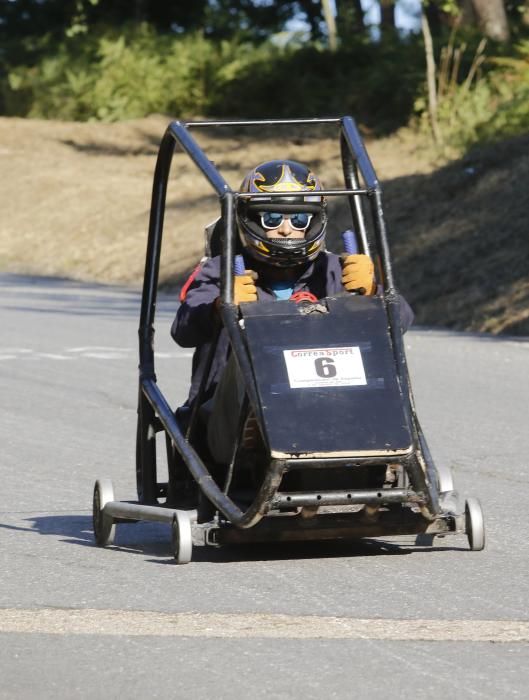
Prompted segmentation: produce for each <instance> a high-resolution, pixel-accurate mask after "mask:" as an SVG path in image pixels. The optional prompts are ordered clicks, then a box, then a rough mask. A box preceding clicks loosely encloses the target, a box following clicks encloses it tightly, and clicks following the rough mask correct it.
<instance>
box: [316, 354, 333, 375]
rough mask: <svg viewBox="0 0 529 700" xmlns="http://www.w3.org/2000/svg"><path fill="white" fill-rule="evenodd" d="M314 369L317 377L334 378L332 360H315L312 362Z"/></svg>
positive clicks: (319, 358) (323, 358)
mask: <svg viewBox="0 0 529 700" xmlns="http://www.w3.org/2000/svg"><path fill="white" fill-rule="evenodd" d="M314 367H315V369H316V374H317V375H318V377H323V378H324V379H330V378H331V377H336V367H335V366H334V360H331V358H330V357H318V359H317V360H314Z"/></svg>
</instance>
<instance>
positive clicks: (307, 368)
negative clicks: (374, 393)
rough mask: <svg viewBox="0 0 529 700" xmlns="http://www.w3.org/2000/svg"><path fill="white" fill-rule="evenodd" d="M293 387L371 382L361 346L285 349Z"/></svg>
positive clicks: (302, 387) (359, 384)
mask: <svg viewBox="0 0 529 700" xmlns="http://www.w3.org/2000/svg"><path fill="white" fill-rule="evenodd" d="M283 355H284V357H285V363H286V366H287V372H288V381H289V383H290V388H291V389H305V388H311V387H331V386H361V385H365V384H367V381H366V374H365V370H364V363H363V362H362V354H361V352H360V348H359V347H357V346H354V347H345V348H306V349H303V350H283Z"/></svg>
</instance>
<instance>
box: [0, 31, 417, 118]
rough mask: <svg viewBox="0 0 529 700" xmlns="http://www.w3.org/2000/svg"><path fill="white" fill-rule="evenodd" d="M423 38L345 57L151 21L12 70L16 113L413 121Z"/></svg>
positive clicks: (87, 37) (79, 41)
mask: <svg viewBox="0 0 529 700" xmlns="http://www.w3.org/2000/svg"><path fill="white" fill-rule="evenodd" d="M420 58H421V54H420V46H419V44H418V42H417V41H413V40H412V41H409V42H402V43H399V42H397V41H394V42H386V43H382V44H377V45H375V44H372V43H370V42H368V41H366V40H362V39H359V40H358V41H357V43H354V44H351V45H350V46H346V47H343V48H341V49H340V50H339V51H338V52H336V53H335V54H332V53H330V52H329V51H328V50H326V49H323V48H322V47H321V46H319V45H318V44H308V45H307V44H304V45H300V44H299V42H298V43H292V44H288V43H287V44H286V45H281V46H280V45H279V44H278V42H274V40H273V39H272V40H269V41H266V42H263V43H261V44H259V45H257V46H254V45H251V44H249V43H245V42H241V41H240V40H238V39H237V38H236V37H235V38H233V39H231V40H229V41H228V40H226V41H221V42H219V41H213V40H211V39H205V38H204V37H203V36H202V34H200V33H195V34H188V35H185V36H168V35H159V34H157V33H156V32H155V31H154V30H153V29H152V28H151V27H149V26H148V25H139V26H137V25H136V26H131V27H128V28H125V29H124V30H123V31H122V32H121V33H119V34H118V33H116V32H115V31H111V30H107V29H104V28H100V29H99V30H97V31H93V32H92V33H90V34H80V35H76V36H73V37H70V38H67V39H65V40H64V41H62V42H61V43H59V44H58V45H56V46H55V47H50V48H49V50H48V51H47V52H44V55H43V56H42V57H41V58H40V59H38V60H37V61H36V63H35V65H31V66H29V65H20V66H18V67H15V68H12V69H11V70H9V71H8V83H7V86H5V85H4V94H5V99H4V104H5V111H6V112H7V113H8V114H18V115H24V116H30V117H45V118H56V119H57V118H58V119H78V120H86V119H104V120H118V119H126V118H134V117H141V116H144V115H147V114H149V113H152V112H162V113H168V114H171V116H174V117H192V116H196V115H200V116H220V117H254V118H255V117H272V116H276V117H292V116H322V115H329V114H344V113H353V115H354V116H356V117H357V118H358V119H359V120H360V121H362V122H364V123H365V124H367V125H369V126H371V127H373V128H375V127H376V128H385V129H388V128H394V127H395V126H398V125H399V124H403V123H405V122H406V121H407V119H408V116H409V114H410V111H411V109H412V106H413V100H414V97H415V93H416V91H417V89H418V86H419V85H420V81H421V79H422V74H421V70H420V69H418V68H417V65H418V64H419V63H420Z"/></svg>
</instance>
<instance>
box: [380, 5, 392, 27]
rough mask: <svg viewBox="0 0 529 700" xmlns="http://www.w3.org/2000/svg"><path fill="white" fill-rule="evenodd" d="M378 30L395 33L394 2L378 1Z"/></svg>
mask: <svg viewBox="0 0 529 700" xmlns="http://www.w3.org/2000/svg"><path fill="white" fill-rule="evenodd" d="M380 30H381V31H382V33H388V32H393V31H395V0H380Z"/></svg>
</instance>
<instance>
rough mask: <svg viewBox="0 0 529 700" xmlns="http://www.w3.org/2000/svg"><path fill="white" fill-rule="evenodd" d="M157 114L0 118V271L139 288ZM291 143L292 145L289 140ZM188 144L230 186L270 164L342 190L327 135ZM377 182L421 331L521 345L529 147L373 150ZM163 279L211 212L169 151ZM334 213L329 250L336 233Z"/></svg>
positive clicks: (188, 167)
mask: <svg viewBox="0 0 529 700" xmlns="http://www.w3.org/2000/svg"><path fill="white" fill-rule="evenodd" d="M167 123H168V119H167V118H166V117H163V116H153V117H150V118H148V119H143V120H138V121H132V122H125V123H119V124H101V123H83V124H74V123H65V122H53V121H37V120H31V121H30V120H23V119H6V118H2V119H0V155H1V157H2V163H3V166H4V167H3V172H4V177H3V183H2V211H3V217H2V223H1V225H0V269H1V270H3V271H10V272H21V273H32V274H39V275H57V276H61V277H72V278H75V279H82V280H96V281H101V282H110V283H126V284H133V285H139V284H140V283H141V278H142V274H143V265H144V252H145V241H146V231H147V225H148V214H149V206H150V193H151V184H152V175H153V170H154V164H155V159H156V153H157V149H158V144H159V140H160V138H161V135H162V134H163V131H164V129H165V127H166V125H167ZM290 135H291V134H290ZM285 136H286V134H282V133H281V132H278V131H276V132H274V133H273V134H270V133H267V134H262V137H261V139H260V140H259V142H255V141H250V140H249V139H248V138H247V137H245V136H244V135H242V134H227V135H224V136H223V137H219V136H218V135H217V136H215V137H212V136H206V134H204V133H200V134H198V135H197V138H198V140H199V142H200V143H201V145H203V146H204V147H205V148H206V151H207V153H208V155H209V156H210V158H211V159H212V160H213V161H214V162H215V163H216V164H217V166H218V167H219V168H220V169H221V171H222V173H223V174H224V176H225V177H226V179H227V180H228V182H230V184H232V185H233V186H234V187H236V186H237V185H238V183H239V182H240V180H241V178H242V176H243V174H244V172H245V171H246V170H247V169H248V168H249V167H251V166H252V165H253V164H255V163H257V162H259V161H262V160H265V159H268V158H270V157H275V156H286V157H291V158H295V159H298V160H302V161H306V162H308V163H310V164H311V165H312V166H313V167H314V168H315V170H317V171H318V172H319V173H321V175H322V177H323V178H324V182H325V185H326V186H329V187H333V186H337V185H339V184H340V183H341V168H340V163H339V154H338V149H337V142H336V140H335V139H334V137H331V136H330V134H329V135H325V134H321V133H320V134H318V135H312V136H309V135H304V136H296V138H295V140H292V139H291V138H290V139H289V138H285ZM369 153H370V155H371V158H372V161H373V163H374V166H375V169H376V170H377V172H378V174H379V177H380V179H381V180H382V182H383V185H384V201H385V205H386V206H385V209H386V216H387V219H388V230H389V234H390V240H391V243H392V250H393V254H394V258H395V268H396V278H397V282H398V285H399V287H400V288H401V289H402V291H403V292H404V293H405V294H406V296H407V297H408V298H409V299H410V301H411V303H412V305H413V306H414V309H415V311H416V316H417V322H418V323H421V324H427V325H440V326H449V327H454V328H459V329H467V330H478V331H490V332H492V333H520V334H529V237H528V235H527V230H526V223H525V222H526V219H527V209H528V206H527V205H528V201H527V200H528V197H527V182H528V180H529V136H525V137H521V138H518V139H514V140H511V141H509V142H504V143H502V144H500V145H497V146H494V147H489V148H486V149H482V150H480V151H479V152H475V153H474V154H471V155H470V156H468V157H467V158H465V159H464V160H462V161H458V162H454V163H452V164H450V165H448V166H445V167H442V168H436V167H435V166H434V165H433V163H432V161H431V159H430V154H429V153H428V152H427V150H426V149H425V148H424V147H423V146H421V144H420V143H418V142H417V140H416V139H414V138H413V137H412V135H411V134H410V132H406V131H404V132H401V133H400V134H398V135H396V136H393V137H391V138H388V139H384V140H380V141H374V142H372V143H370V144H369ZM172 172H173V174H174V177H173V179H172V182H171V184H170V187H169V191H168V211H167V218H166V227H165V242H164V250H163V263H162V269H161V278H162V280H163V281H164V282H166V283H178V282H179V281H180V280H181V279H182V278H183V277H184V276H185V274H186V273H187V271H188V270H189V269H190V268H192V267H193V266H194V264H195V262H196V261H197V259H198V258H199V257H200V255H201V251H202V249H203V227H204V224H205V223H207V222H208V221H209V220H210V219H211V218H213V217H214V215H215V214H216V211H217V203H216V200H215V199H214V198H212V197H211V196H210V195H209V189H208V185H207V184H206V183H205V182H203V181H202V179H201V176H200V175H199V174H197V172H196V169H195V168H194V166H193V165H192V164H191V163H190V161H188V160H187V159H186V158H185V157H184V156H183V155H181V154H175V157H174V162H173V169H172ZM346 212H347V210H346V208H345V207H343V206H338V207H337V209H335V211H334V216H333V218H334V227H333V230H332V231H331V236H330V240H331V246H330V247H333V246H332V244H333V243H334V241H335V239H336V234H337V231H338V229H339V228H340V227H341V226H342V224H343V223H345V222H346V218H347V217H346Z"/></svg>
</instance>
